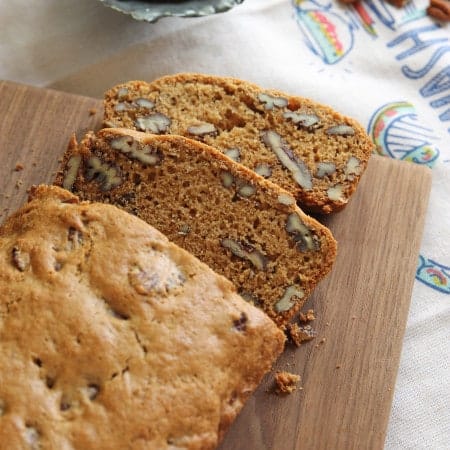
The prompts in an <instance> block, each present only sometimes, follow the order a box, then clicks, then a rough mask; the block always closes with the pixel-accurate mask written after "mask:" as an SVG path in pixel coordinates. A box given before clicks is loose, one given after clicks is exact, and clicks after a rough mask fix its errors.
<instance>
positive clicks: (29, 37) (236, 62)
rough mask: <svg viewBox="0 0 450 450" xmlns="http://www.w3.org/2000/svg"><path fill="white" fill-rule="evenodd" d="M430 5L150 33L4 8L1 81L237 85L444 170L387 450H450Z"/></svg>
mask: <svg viewBox="0 0 450 450" xmlns="http://www.w3.org/2000/svg"><path fill="white" fill-rule="evenodd" d="M424 2H426V0H413V1H412V2H411V3H410V4H409V5H408V6H407V7H406V8H403V9H396V8H394V7H391V6H390V5H387V4H384V3H383V2H382V0H363V2H361V3H357V4H356V5H355V6H345V5H340V4H338V3H337V2H336V1H331V0H297V1H295V0H292V1H291V0H246V1H245V2H244V3H243V4H242V5H240V6H237V7H235V8H234V9H233V10H231V11H229V12H227V13H223V14H217V15H214V16H209V17H206V18H195V19H192V18H191V19H178V18H166V19H163V20H161V21H159V22H158V23H156V24H148V23H142V22H137V21H134V20H132V19H131V18H130V17H128V16H125V15H122V14H120V13H117V12H115V11H113V10H110V9H108V8H106V7H104V6H103V5H102V4H101V3H99V2H97V1H95V0H39V1H32V2H30V1H29V0H10V1H7V0H0V79H8V80H14V81H18V82H23V83H27V84H32V85H37V86H51V87H54V88H56V89H61V90H64V91H69V92H75V93H80V94H84V95H89V96H95V97H102V94H103V92H104V91H105V90H106V89H107V88H109V87H110V86H113V85H114V84H116V83H118V82H121V81H126V80H130V79H146V80H151V79H153V78H155V77H158V76H161V75H165V74H168V73H174V72H179V71H197V72H206V73H213V74H219V75H232V76H236V77H239V78H244V79H247V80H251V81H253V82H256V83H258V84H260V85H262V86H264V87H268V88H269V87H273V88H278V89H280V90H285V91H287V92H291V93H293V94H298V95H301V96H305V97H311V98H312V99H314V100H316V101H319V102H322V103H327V104H330V105H331V106H333V107H334V108H336V109H337V110H339V111H341V112H343V113H345V114H347V115H350V116H353V117H355V118H356V119H358V120H359V121H360V122H361V123H362V124H363V125H364V126H365V127H366V128H367V130H368V132H369V133H370V134H371V135H372V136H373V138H374V140H375V143H376V144H377V149H378V151H379V152H380V153H382V154H385V155H387V156H389V157H392V158H399V159H408V160H410V161H413V162H414V163H416V164H427V165H428V166H430V167H432V170H433V187H432V193H431V200H430V205H429V210H428V214H427V218H426V227H425V234H424V238H423V243H422V248H421V255H420V260H419V261H418V265H417V273H416V282H415V286H414V291H413V297H412V304H411V310H410V315H409V319H408V325H407V330H406V336H405V341H404V348H403V354H402V359H401V364H400V371H399V375H398V380H397V385H396V388H395V396H394V403H393V408H392V412H391V418H390V422H389V429H388V433H387V439H386V445H385V447H386V449H387V450H393V449H396V450H397V449H402V450H404V449H414V450H416V449H433V450H437V449H450V358H449V355H450V352H449V348H450V208H449V206H450V200H449V199H450V25H444V24H439V23H437V22H434V21H433V20H431V19H430V18H429V17H427V16H426V15H425V13H424V8H425V6H426V4H425V3H424ZM0 101H1V99H0ZM380 182H382V180H380Z"/></svg>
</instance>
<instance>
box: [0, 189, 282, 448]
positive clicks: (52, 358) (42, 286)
mask: <svg viewBox="0 0 450 450" xmlns="http://www.w3.org/2000/svg"><path fill="white" fill-rule="evenodd" d="M31 196H32V198H31V200H30V202H29V203H27V204H26V205H25V206H23V207H22V208H21V209H20V210H19V211H18V212H17V213H15V214H14V215H13V216H11V217H10V218H9V219H8V220H7V221H6V222H5V224H4V225H3V226H2V227H0V449H1V450H11V449H33V450H34V449H42V450H44V449H83V450H94V449H95V450H123V449H126V448H136V449H137V448H142V449H143V448H145V449H158V450H159V449H161V450H164V449H167V450H173V449H181V448H183V449H192V450H193V449H199V448H202V449H213V448H215V447H216V446H217V444H218V442H219V441H220V439H221V438H222V436H223V434H224V433H225V431H226V429H227V428H228V426H229V425H230V423H231V422H232V421H233V419H234V417H235V416H236V414H237V413H238V412H239V410H240V409H241V407H242V405H243V403H244V402H245V400H246V399H247V398H248V396H249V395H250V394H251V393H252V392H253V390H254V389H255V388H256V386H257V385H258V383H259V382H260V380H261V378H262V376H263V374H264V373H265V372H266V371H268V370H269V369H270V366H271V364H272V363H273V362H274V360H275V359H276V357H277V356H278V354H279V353H280V352H281V351H282V348H283V343H284V336H283V333H282V332H281V331H280V330H279V329H278V328H277V327H276V326H275V324H274V323H273V322H272V321H271V320H270V319H269V318H268V317H267V316H266V315H265V314H264V313H262V312H261V311H260V310H258V309H257V308H255V307H253V306H252V305H250V304H248V303H246V302H245V301H243V300H242V299H241V298H240V297H239V296H238V295H237V294H236V292H235V290H234V288H233V286H232V284H231V283H230V282H229V281H227V280H226V279H224V278H223V277H221V276H219V275H217V274H215V273H214V272H213V271H212V270H211V269H209V268H208V267H207V266H206V265H204V264H202V263H201V262H200V261H198V260H197V259H196V258H194V257H193V256H192V255H190V254H188V253H187V252H185V251H184V250H182V249H180V248H179V247H177V246H176V245H174V244H172V243H170V242H169V241H168V240H167V238H166V237H165V236H163V235H162V234H161V233H159V232H158V231H156V230H155V229H153V228H152V227H150V226H149V225H147V224H146V223H144V222H143V221H141V220H139V219H138V218H136V217H133V216H131V215H129V214H127V213H125V212H123V211H120V210H119V209H117V208H115V207H114V206H111V205H105V204H91V203H87V202H83V203H79V201H78V199H77V197H75V196H74V195H72V194H71V193H69V192H67V191H64V190H62V189H60V188H57V187H47V186H40V187H37V188H35V189H33V192H32V194H31Z"/></svg>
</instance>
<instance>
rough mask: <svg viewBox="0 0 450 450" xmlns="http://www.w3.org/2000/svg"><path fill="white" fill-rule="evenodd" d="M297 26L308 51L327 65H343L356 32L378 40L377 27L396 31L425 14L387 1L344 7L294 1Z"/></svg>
mask: <svg viewBox="0 0 450 450" xmlns="http://www.w3.org/2000/svg"><path fill="white" fill-rule="evenodd" d="M292 5H293V8H294V15H295V19H296V21H297V24H298V25H299V27H300V30H301V32H302V34H303V36H304V41H305V43H306V45H307V46H308V48H309V49H310V50H311V51H312V52H313V53H314V54H315V55H317V56H318V57H319V58H320V59H321V60H322V61H323V62H324V63H325V64H329V65H331V64H336V63H338V62H340V61H341V60H342V59H343V58H344V57H345V56H346V55H347V54H348V53H350V52H351V50H352V48H353V46H354V40H355V38H354V32H355V30H359V29H362V30H364V31H365V32H366V33H368V34H369V35H370V36H372V37H377V36H378V34H377V31H376V25H377V24H380V23H381V24H382V25H383V26H384V27H386V28H389V29H391V30H394V29H395V28H396V27H398V26H400V25H403V24H405V23H409V22H411V21H414V20H417V19H419V18H421V17H423V16H424V15H425V12H424V10H421V11H418V10H417V8H416V7H415V4H414V1H411V2H409V4H408V5H407V6H406V7H405V8H402V9H399V8H394V7H393V6H392V5H389V4H387V3H386V2H385V1H384V0H366V1H365V2H362V1H356V2H355V3H352V4H351V5H342V4H339V3H337V2H333V1H330V0H323V1H322V0H292Z"/></svg>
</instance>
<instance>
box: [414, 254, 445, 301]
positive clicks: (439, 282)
mask: <svg viewBox="0 0 450 450" xmlns="http://www.w3.org/2000/svg"><path fill="white" fill-rule="evenodd" d="M416 279H417V280H419V281H421V282H422V283H424V284H426V285H427V286H429V287H431V288H433V289H436V290H437V291H439V292H443V293H444V294H450V267H447V266H444V265H442V264H439V263H437V262H435V261H433V260H431V259H428V258H425V257H424V256H422V255H419V267H418V268H417V271H416Z"/></svg>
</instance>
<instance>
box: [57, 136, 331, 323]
mask: <svg viewBox="0 0 450 450" xmlns="http://www.w3.org/2000/svg"><path fill="white" fill-rule="evenodd" d="M55 182H56V184H57V185H60V186H63V187H65V188H66V189H70V190H72V191H73V192H74V193H76V194H77V195H79V196H80V197H81V198H83V199H88V200H93V201H103V202H107V203H112V204H114V205H117V206H120V207H121V208H124V209H125V210H127V211H128V212H131V213H133V214H136V215H137V216H138V217H140V218H141V219H143V220H145V221H147V222H148V223H149V224H151V225H153V226H154V227H156V228H157V229H158V230H159V231H161V232H163V233H164V234H165V235H166V236H168V237H169V239H170V240H171V241H173V242H175V243H177V244H178V245H180V246H181V247H183V248H184V249H186V250H188V251H189V252H191V253H192V254H194V255H195V256H197V257H198V258H199V259H200V260H201V261H203V262H204V263H206V264H208V265H209V266H210V267H212V268H213V270H215V271H216V272H218V273H220V274H221V275H224V276H225V277H226V278H228V279H229V280H231V281H232V282H233V283H234V284H235V285H236V286H237V287H238V290H239V293H240V294H241V295H242V296H243V297H244V298H246V299H247V300H248V301H250V302H252V303H254V304H256V305H257V306H260V307H262V308H263V309H264V310H265V311H266V313H267V314H269V315H270V317H272V318H273V319H274V320H275V321H276V322H277V323H278V324H280V325H283V324H285V323H287V322H288V321H289V319H290V318H291V317H293V316H294V315H295V313H296V312H297V311H298V310H299V309H300V308H301V306H302V305H303V304H304V302H305V300H306V298H307V297H308V295H309V294H310V293H311V292H312V290H313V289H314V287H315V286H316V285H317V283H318V282H319V281H320V280H321V279H322V278H323V277H324V276H325V275H326V274H327V273H328V272H329V270H330V269H331V267H332V264H333V262H334V259H335V256H336V242H335V240H334V239H333V237H332V235H331V232H330V231H329V230H328V229H327V228H326V227H324V226H323V225H321V224H320V223H319V222H317V221H316V220H314V219H313V218H311V217H309V216H307V215H305V214H304V213H303V212H302V211H301V210H300V209H299V208H298V207H297V206H296V204H295V200H294V198H293V197H292V196H291V195H290V194H289V193H288V192H286V191H285V190H283V189H281V188H280V187H279V186H277V185H275V184H273V183H271V182H270V181H268V180H265V179H264V178H262V177H261V176H259V175H257V174H255V173H254V172H252V171H251V170H249V169H247V168H246V167H244V166H242V165H240V164H238V163H236V162H234V161H233V160H231V159H230V158H228V157H226V156H224V155H223V154H222V153H221V152H219V151H218V150H215V149H214V148H212V147H209V146H208V145H205V144H202V143H199V142H197V141H194V140H191V139H187V138H184V137H182V136H173V135H167V136H158V135H150V134H146V133H140V132H137V131H133V130H128V129H118V128H113V129H103V130H101V131H99V132H98V133H97V134H94V133H89V134H87V136H86V137H85V138H84V140H83V141H82V142H81V144H80V146H79V147H76V145H75V144H73V143H72V145H71V146H70V147H69V149H68V151H67V152H66V154H65V156H64V160H63V164H62V169H61V171H60V172H59V174H58V176H57V178H56V181H55Z"/></svg>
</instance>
